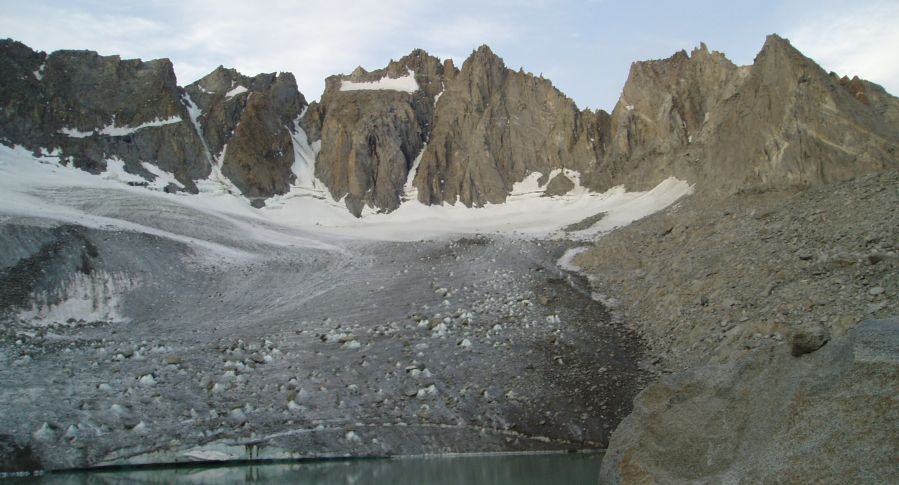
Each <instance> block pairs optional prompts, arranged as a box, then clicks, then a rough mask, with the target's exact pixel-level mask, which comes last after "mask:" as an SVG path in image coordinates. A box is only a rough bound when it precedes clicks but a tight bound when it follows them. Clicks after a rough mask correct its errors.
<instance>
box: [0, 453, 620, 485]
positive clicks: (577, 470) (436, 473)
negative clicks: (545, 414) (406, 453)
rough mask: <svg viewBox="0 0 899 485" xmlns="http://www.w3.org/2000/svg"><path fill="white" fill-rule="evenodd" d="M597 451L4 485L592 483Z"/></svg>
mask: <svg viewBox="0 0 899 485" xmlns="http://www.w3.org/2000/svg"><path fill="white" fill-rule="evenodd" d="M601 461H602V454H601V453H566V454H525V455H522V454H515V455H509V454H502V455H457V456H433V457H408V458H393V459H352V460H325V461H305V462H290V463H284V462H281V463H261V464H240V465H220V466H206V467H184V466H179V467H174V468H137V469H128V470H103V471H91V472H66V473H52V474H45V475H41V476H35V477H18V478H7V479H3V480H2V482H3V484H4V485H6V484H14V483H29V484H32V483H41V484H60V485H61V484H79V485H94V484H97V485H100V484H103V485H106V484H131V483H137V484H163V483H165V484H169V483H175V484H177V483H184V484H237V483H272V484H282V483H296V484H303V485H325V484H327V485H341V484H346V485H350V484H354V485H388V484H389V485H450V484H454V485H455V484H490V485H513V484H514V485H542V484H553V485H555V484H566V485H580V484H585V485H586V484H591V485H593V484H596V483H598V481H599V465H600V462H601Z"/></svg>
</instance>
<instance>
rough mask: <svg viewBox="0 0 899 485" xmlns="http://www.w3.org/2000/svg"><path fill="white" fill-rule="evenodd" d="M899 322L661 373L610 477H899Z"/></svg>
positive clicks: (612, 480)
mask: <svg viewBox="0 0 899 485" xmlns="http://www.w3.org/2000/svg"><path fill="white" fill-rule="evenodd" d="M897 396H899V319H897V318H892V319H887V320H872V321H867V322H864V323H862V324H860V325H859V326H858V327H856V328H855V329H854V330H852V331H850V332H849V333H848V334H847V335H846V336H845V337H843V338H840V339H836V340H834V341H831V342H829V343H828V344H827V345H825V346H824V347H822V348H821V349H820V350H818V351H816V352H814V353H810V354H806V355H803V356H801V357H799V358H796V357H793V356H791V355H790V353H789V352H788V351H787V348H786V346H785V345H780V346H776V347H772V348H767V349H765V350H761V351H758V352H755V353H753V354H751V355H749V356H748V357H747V358H746V359H744V360H741V361H739V362H737V363H733V364H728V365H710V366H704V367H698V368H694V369H690V370H688V371H686V372H682V373H679V374H674V375H670V376H666V377H664V378H662V379H661V380H660V381H659V382H657V383H655V384H653V385H651V386H649V387H648V388H646V389H645V390H644V391H643V392H641V393H640V394H639V395H638V396H637V398H636V399H635V400H634V412H633V413H632V414H631V415H630V416H628V417H627V418H625V420H624V421H623V422H622V423H621V425H619V427H618V429H616V430H615V432H614V433H613V435H612V439H611V442H610V444H609V450H608V452H607V453H606V455H605V457H604V459H603V469H602V472H601V473H602V476H601V481H602V483H608V484H617V483H672V484H675V483H871V484H875V483H877V484H879V483H894V482H896V481H897V479H899V469H897V468H896V461H895V460H896V456H897V453H899V449H897V448H899V429H897V427H896V423H897V422H899V405H897V404H899V403H897Z"/></svg>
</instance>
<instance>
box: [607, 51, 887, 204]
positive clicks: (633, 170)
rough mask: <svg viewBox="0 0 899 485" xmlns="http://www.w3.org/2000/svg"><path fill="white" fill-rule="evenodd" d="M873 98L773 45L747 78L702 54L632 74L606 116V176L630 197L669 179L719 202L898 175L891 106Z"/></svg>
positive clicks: (878, 94) (743, 71)
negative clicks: (888, 172)
mask: <svg viewBox="0 0 899 485" xmlns="http://www.w3.org/2000/svg"><path fill="white" fill-rule="evenodd" d="M877 88H878V87H877V86H876V85H872V84H870V83H864V82H862V81H858V82H856V83H852V82H850V81H843V82H841V80H840V79H838V78H836V77H835V76H831V75H828V74H827V73H826V72H824V71H823V70H822V69H821V68H820V67H819V66H818V65H816V64H815V63H814V62H813V61H811V60H810V59H808V58H806V57H805V56H803V55H802V54H801V53H800V52H799V51H797V50H796V49H795V48H793V47H792V46H791V45H790V43H789V42H788V41H786V40H785V39H782V38H780V37H778V36H775V35H772V36H769V37H768V40H767V41H766V42H765V46H764V47H763V49H762V51H761V52H760V53H759V54H758V56H757V57H756V59H755V62H754V63H753V65H751V66H746V67H736V66H734V65H733V64H731V63H730V61H728V60H727V59H725V58H724V56H722V55H721V54H719V53H716V52H709V51H708V50H707V49H706V48H705V47H704V46H703V47H701V48H699V49H697V50H696V51H694V52H693V53H692V55H690V56H687V54H686V53H685V52H679V53H677V54H675V55H674V56H673V57H671V58H669V59H666V60H663V61H649V62H643V63H635V64H634V65H633V67H632V68H631V73H630V76H629V78H628V81H627V84H626V85H625V88H624V93H623V95H622V99H621V101H620V102H619V103H618V105H617V106H616V108H615V110H614V112H613V113H612V131H613V133H612V144H611V146H610V158H609V161H608V162H609V166H610V170H612V171H613V173H614V175H613V178H614V180H616V181H618V182H624V183H627V184H628V186H635V187H638V188H647V187H651V186H652V185H654V184H655V183H657V182H659V181H660V180H662V179H664V178H665V177H667V176H670V175H676V176H678V177H680V178H685V179H687V180H689V181H691V182H694V183H697V184H698V186H699V188H700V190H701V191H703V192H706V193H711V194H718V195H726V194H728V193H733V192H735V191H738V190H765V189H770V188H787V187H807V186H812V185H818V184H822V183H827V182H834V181H839V180H846V179H848V178H851V177H854V176H857V175H860V174H864V173H869V172H873V171H878V170H882V169H884V168H886V167H891V166H896V163H897V153H899V151H897V150H899V125H897V124H896V111H895V110H896V98H894V97H893V96H890V95H889V94H887V93H886V92H885V91H883V90H882V89H877ZM865 92H870V93H871V98H870V99H869V98H868V97H866V96H865V95H864V93H865ZM872 100H873V101H872Z"/></svg>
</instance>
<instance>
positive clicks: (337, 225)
mask: <svg viewBox="0 0 899 485" xmlns="http://www.w3.org/2000/svg"><path fill="white" fill-rule="evenodd" d="M297 138H298V139H296V140H295V143H296V144H297V147H296V149H297V151H298V152H300V153H298V163H297V165H296V166H295V171H296V172H297V175H298V182H297V186H295V187H294V188H293V189H292V190H291V191H290V192H289V193H287V194H285V195H282V196H276V197H273V198H271V199H269V200H268V201H267V204H266V207H264V208H262V209H254V208H252V207H251V206H250V204H249V201H248V200H247V199H245V198H244V197H242V196H240V195H235V194H234V193H233V191H229V190H214V191H213V190H204V191H201V193H200V194H198V195H188V194H166V193H164V192H162V191H160V190H159V189H161V188H162V187H163V186H164V184H163V183H156V184H151V186H150V187H149V189H150V190H148V188H143V187H132V186H129V185H127V182H128V181H129V180H131V178H130V177H131V176H132V174H128V173H127V172H125V171H124V169H123V167H122V166H121V162H118V161H117V160H112V161H111V163H109V166H110V170H109V171H108V172H107V173H104V174H101V175H100V176H96V175H91V174H88V173H86V172H83V171H81V170H78V169H74V168H69V167H65V166H62V165H60V164H59V163H58V159H57V158H56V157H54V156H52V155H45V156H41V157H35V156H34V155H32V154H31V153H29V152H28V151H27V150H25V149H24V148H21V147H16V148H9V147H5V146H2V145H0V200H2V203H0V220H2V216H4V215H8V216H16V215H18V216H33V217H41V218H47V219H52V220H59V221H64V222H70V223H78V224H81V225H85V226H89V227H98V226H115V227H118V228H121V229H125V230H132V231H142V232H150V233H153V234H158V235H162V236H164V237H171V238H175V239H179V240H190V241H191V242H192V243H199V244H203V245H205V246H207V247H209V248H212V249H216V250H218V251H221V250H224V249H225V248H222V247H221V245H220V244H218V243H216V242H214V241H215V239H210V240H206V241H198V240H196V239H197V238H196V236H195V235H193V236H185V235H184V234H180V235H179V234H173V233H166V232H165V231H162V230H160V229H158V228H153V227H147V226H142V225H139V224H135V223H133V222H129V221H127V220H125V219H117V218H115V217H110V216H106V215H103V216H101V215H97V214H91V213H90V212H89V211H88V210H86V209H84V207H83V204H82V205H78V204H71V203H65V202H64V201H63V202H60V201H59V199H58V198H57V199H56V200H55V201H54V199H52V198H47V197H42V196H41V194H42V193H44V192H53V191H55V192H59V191H65V192H66V193H70V194H71V193H77V192H78V191H79V190H90V191H92V192H96V189H107V190H110V191H118V192H119V193H123V192H127V193H128V194H129V196H130V197H140V198H143V199H145V200H146V204H147V206H148V207H152V206H153V205H154V204H155V205H159V206H171V205H172V204H176V205H179V206H183V207H184V209H185V210H187V209H190V210H192V211H199V212H201V213H203V214H206V215H208V216H210V217H214V218H216V220H217V221H220V222H222V223H227V224H229V227H230V228H231V229H233V230H234V231H238V232H245V237H246V238H248V239H251V240H260V241H264V242H265V243H267V244H282V245H298V246H310V247H320V248H326V249H336V247H335V246H333V245H332V244H330V242H329V241H331V242H333V241H334V240H335V239H345V238H352V239H373V240H388V241H414V240H422V239H438V238H447V237H452V236H455V235H461V234H497V233H499V234H507V235H518V236H520V237H527V238H552V237H556V236H562V233H561V229H562V228H563V227H565V226H567V225H569V224H573V223H575V222H579V221H581V220H583V219H585V218H587V217H590V216H593V215H596V214H598V213H602V212H604V213H606V215H605V217H603V218H602V219H601V220H600V221H599V222H597V223H596V224H594V225H593V226H592V227H590V228H588V229H586V230H583V231H579V232H575V233H566V234H565V235H564V236H565V237H567V238H575V239H581V240H591V239H594V238H596V237H597V236H598V235H601V234H602V233H605V232H608V231H610V230H612V229H614V228H616V227H620V226H624V225H627V224H629V223H630V222H632V221H634V220H637V219H640V218H642V217H645V216H647V215H649V214H652V213H653V212H656V211H658V210H661V209H663V208H665V207H667V206H668V205H670V204H672V203H674V202H675V201H676V200H677V199H679V198H680V197H682V196H684V195H686V194H689V193H691V192H692V187H691V186H690V185H689V184H687V183H686V182H684V181H681V180H677V179H675V178H669V179H667V180H665V181H663V182H662V183H661V184H659V185H658V186H657V187H655V188H654V189H652V190H650V191H648V192H627V191H626V190H625V189H624V187H615V188H612V189H610V190H609V191H607V192H604V193H594V192H590V191H588V190H587V189H585V188H583V187H582V186H581V185H580V181H579V174H578V173H577V172H574V171H571V170H565V173H566V175H567V176H568V177H569V178H571V179H572V180H573V181H574V182H575V184H576V186H575V189H573V190H572V191H571V192H569V193H568V194H566V195H564V196H557V197H544V196H543V190H544V188H545V187H541V186H540V185H539V184H538V182H537V180H538V179H539V178H540V175H541V174H539V173H532V174H530V175H529V176H528V177H527V178H525V180H523V181H521V182H519V183H517V184H516V185H515V187H514V190H513V193H512V194H511V195H510V196H509V198H508V199H507V201H506V203H504V204H495V205H487V206H485V207H480V208H467V207H465V206H464V205H462V204H461V203H457V204H455V205H451V204H445V205H440V206H426V205H424V204H421V203H420V202H418V201H417V200H409V201H406V202H404V203H403V204H402V205H401V206H400V207H399V209H397V210H396V211H394V212H392V213H390V214H378V213H376V211H374V210H372V209H367V210H366V211H365V212H364V213H363V216H362V217H361V218H356V217H353V216H352V214H350V213H349V212H348V211H347V209H346V207H345V205H344V204H343V202H342V201H335V200H333V199H332V198H331V197H330V195H329V194H328V192H327V190H325V189H324V187H323V186H322V185H321V184H320V182H318V181H317V180H315V179H314V176H313V175H312V174H313V173H314V172H313V171H312V169H311V167H309V166H308V165H310V164H311V163H314V149H313V147H309V146H308V144H307V143H304V142H305V141H306V140H305V137H302V136H300V137H297ZM310 159H311V160H310ZM145 167H146V165H145ZM154 168H155V167H154ZM559 171H560V170H554V171H553V172H552V173H551V176H550V177H549V178H548V179H551V177H552V176H553V175H555V174H556V173H558V172H559ZM154 172H155V174H156V175H157V176H159V178H160V180H165V182H168V181H170V180H174V178H169V177H170V175H169V174H165V173H164V172H161V171H159V170H158V169H156V170H154ZM134 177H136V176H134ZM215 183H221V182H220V181H216V180H208V181H204V182H203V184H204V185H210V184H215ZM153 189H156V190H153ZM227 249H229V250H232V251H233V248H227Z"/></svg>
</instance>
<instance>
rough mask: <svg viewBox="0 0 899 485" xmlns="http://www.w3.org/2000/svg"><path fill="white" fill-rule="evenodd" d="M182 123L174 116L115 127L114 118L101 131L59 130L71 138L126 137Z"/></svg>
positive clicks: (178, 117) (179, 118)
mask: <svg viewBox="0 0 899 485" xmlns="http://www.w3.org/2000/svg"><path fill="white" fill-rule="evenodd" d="M181 121H183V120H182V119H181V117H180V116H172V117H169V118H156V119H154V120H152V121H148V122H146V123H141V124H139V125H137V126H115V116H113V119H112V123H110V124H109V125H106V126H104V127H103V128H100V129H99V130H94V131H90V132H88V131H81V130H78V129H76V128H62V129H60V130H59V133H61V134H63V135H66V136H68V137H69V138H87V137H89V136H91V135H93V134H95V133H96V134H98V135H105V136H125V135H130V134H132V133H134V132H136V131H138V130H142V129H144V128H151V127H157V126H165V125H171V124H174V123H180V122H181Z"/></svg>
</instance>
